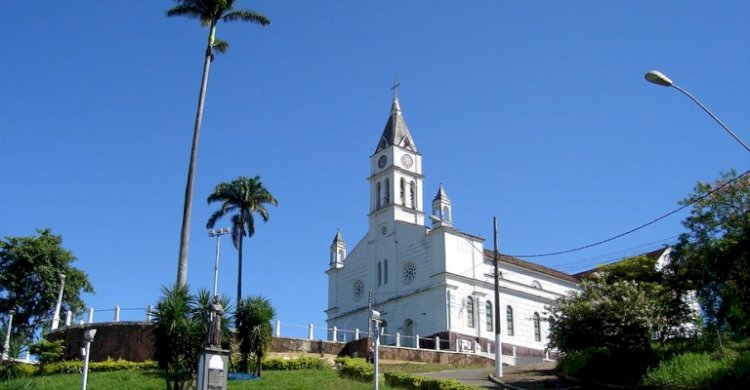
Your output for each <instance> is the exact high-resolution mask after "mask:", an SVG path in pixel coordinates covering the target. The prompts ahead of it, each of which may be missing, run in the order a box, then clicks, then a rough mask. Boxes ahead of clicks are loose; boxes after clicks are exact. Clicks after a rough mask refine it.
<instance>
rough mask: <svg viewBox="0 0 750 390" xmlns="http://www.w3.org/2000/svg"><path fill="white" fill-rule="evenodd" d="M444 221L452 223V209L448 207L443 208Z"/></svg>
mask: <svg viewBox="0 0 750 390" xmlns="http://www.w3.org/2000/svg"><path fill="white" fill-rule="evenodd" d="M443 220H444V221H448V222H450V221H451V209H449V208H448V206H443Z"/></svg>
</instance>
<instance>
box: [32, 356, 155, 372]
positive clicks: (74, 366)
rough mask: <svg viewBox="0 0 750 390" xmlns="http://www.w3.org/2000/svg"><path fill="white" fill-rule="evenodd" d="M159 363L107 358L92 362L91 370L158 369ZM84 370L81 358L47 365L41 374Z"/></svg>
mask: <svg viewBox="0 0 750 390" xmlns="http://www.w3.org/2000/svg"><path fill="white" fill-rule="evenodd" d="M157 369H159V365H158V364H156V362H154V361H151V360H148V361H145V362H130V361H127V360H112V359H107V360H105V361H103V362H90V363H89V371H90V372H105V371H120V370H157ZM82 370H83V362H82V361H80V360H66V361H62V362H57V363H51V364H48V365H47V368H46V369H45V371H44V372H41V371H40V374H74V373H79V372H81V371H82Z"/></svg>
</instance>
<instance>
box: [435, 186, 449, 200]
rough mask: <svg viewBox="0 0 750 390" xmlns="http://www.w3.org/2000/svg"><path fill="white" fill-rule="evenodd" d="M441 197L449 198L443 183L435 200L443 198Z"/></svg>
mask: <svg viewBox="0 0 750 390" xmlns="http://www.w3.org/2000/svg"><path fill="white" fill-rule="evenodd" d="M441 199H445V200H448V194H446V193H445V188H443V183H440V187H439V188H438V192H437V195H435V199H433V200H441Z"/></svg>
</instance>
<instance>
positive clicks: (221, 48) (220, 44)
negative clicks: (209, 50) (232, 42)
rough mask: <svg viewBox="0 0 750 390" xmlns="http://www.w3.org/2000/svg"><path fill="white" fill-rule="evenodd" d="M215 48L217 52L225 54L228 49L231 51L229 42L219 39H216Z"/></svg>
mask: <svg viewBox="0 0 750 390" xmlns="http://www.w3.org/2000/svg"><path fill="white" fill-rule="evenodd" d="M213 48H214V50H216V51H217V52H219V53H221V54H224V53H226V51H227V49H229V42H227V41H222V40H221V39H218V38H217V39H214V44H213Z"/></svg>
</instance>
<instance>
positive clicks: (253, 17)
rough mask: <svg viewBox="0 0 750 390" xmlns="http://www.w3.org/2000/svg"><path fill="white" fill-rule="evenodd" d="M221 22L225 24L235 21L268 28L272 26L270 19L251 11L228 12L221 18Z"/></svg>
mask: <svg viewBox="0 0 750 390" xmlns="http://www.w3.org/2000/svg"><path fill="white" fill-rule="evenodd" d="M221 20H223V21H225V22H234V21H242V22H250V23H255V24H259V25H261V26H268V25H269V24H271V21H270V20H268V18H266V17H265V16H263V15H262V14H259V13H257V12H255V11H253V10H249V9H240V10H235V11H230V12H227V13H226V14H225V15H224V16H223V17H222V18H221Z"/></svg>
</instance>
